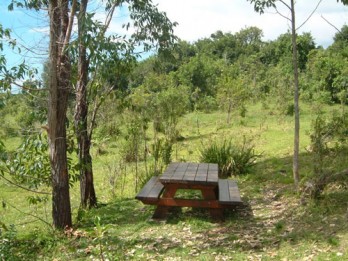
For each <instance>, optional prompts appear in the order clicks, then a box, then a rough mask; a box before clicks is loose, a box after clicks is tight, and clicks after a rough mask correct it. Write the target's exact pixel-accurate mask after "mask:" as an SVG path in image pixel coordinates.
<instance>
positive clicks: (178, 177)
mask: <svg viewBox="0 0 348 261" xmlns="http://www.w3.org/2000/svg"><path fill="white" fill-rule="evenodd" d="M218 180H219V178H218V165H217V164H213V163H191V162H190V163H189V162H172V163H170V164H169V165H168V167H167V169H166V170H165V171H164V173H163V175H162V176H160V181H161V183H163V184H166V183H179V184H199V185H217V184H218Z"/></svg>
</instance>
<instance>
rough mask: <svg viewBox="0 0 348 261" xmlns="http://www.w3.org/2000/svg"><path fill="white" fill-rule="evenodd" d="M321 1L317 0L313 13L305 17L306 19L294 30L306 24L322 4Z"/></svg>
mask: <svg viewBox="0 0 348 261" xmlns="http://www.w3.org/2000/svg"><path fill="white" fill-rule="evenodd" d="M322 1H323V0H319V2H318V4H317V6H316V7H315V8H314V10H313V12H312V13H311V14H310V15H309V16H308V17H307V19H306V20H305V21H304V22H303V23H302V24H301V25H300V26H299V27H297V28H296V30H298V29H300V28H301V27H302V26H303V25H304V24H305V23H307V21H308V20H309V19H310V18H311V17H312V16H313V14H314V13H315V11H317V9H318V7H319V5H320V3H321V2H322Z"/></svg>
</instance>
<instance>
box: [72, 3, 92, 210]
mask: <svg viewBox="0 0 348 261" xmlns="http://www.w3.org/2000/svg"><path fill="white" fill-rule="evenodd" d="M87 3H88V0H82V1H81V3H80V12H79V17H78V39H79V59H78V81H77V87H76V105H75V130H76V138H77V142H78V158H79V163H80V197H81V207H82V208H90V207H95V206H96V205H97V198H96V194H95V190H94V182H93V168H92V156H91V153H90V148H91V138H90V135H89V133H88V127H87V126H88V125H87V116H88V101H87V85H88V67H89V64H88V58H87V51H86V46H85V43H84V41H83V36H84V33H85V15H86V9H87Z"/></svg>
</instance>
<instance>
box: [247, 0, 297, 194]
mask: <svg viewBox="0 0 348 261" xmlns="http://www.w3.org/2000/svg"><path fill="white" fill-rule="evenodd" d="M247 1H249V2H251V3H253V4H254V9H255V11H256V12H259V13H261V14H262V13H263V12H264V10H265V9H266V8H269V7H272V8H276V4H277V3H280V4H282V5H284V6H285V7H286V8H287V9H288V10H289V11H290V13H291V15H290V18H288V17H285V16H284V17H285V18H286V19H288V20H289V21H290V23H291V43H292V66H293V76H294V115H295V127H294V132H295V133H294V155H293V178H294V183H295V187H296V189H298V185H299V181H300V174H299V147H300V113H299V64H298V51H297V33H296V30H297V28H296V20H295V19H296V15H295V0H290V3H288V2H287V1H285V0H247Z"/></svg>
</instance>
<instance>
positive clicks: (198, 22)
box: [154, 0, 348, 47]
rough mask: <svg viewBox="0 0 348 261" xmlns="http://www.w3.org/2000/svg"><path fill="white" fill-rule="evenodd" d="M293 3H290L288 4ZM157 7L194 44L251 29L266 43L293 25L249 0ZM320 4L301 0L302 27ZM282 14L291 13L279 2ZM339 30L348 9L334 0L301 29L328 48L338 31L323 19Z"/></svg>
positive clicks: (161, 0) (169, 0) (164, 1)
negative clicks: (257, 9)
mask: <svg viewBox="0 0 348 261" xmlns="http://www.w3.org/2000/svg"><path fill="white" fill-rule="evenodd" d="M286 2H290V1H286ZM154 3H158V8H159V10H161V11H164V12H166V13H167V15H168V17H169V18H170V19H171V20H172V21H176V22H178V23H179V25H178V26H177V28H176V29H175V33H176V34H177V35H178V36H179V37H180V38H181V39H183V40H186V41H189V42H192V41H196V40H198V39H200V38H204V37H209V36H210V35H211V34H212V33H214V32H216V31H217V30H221V31H223V32H231V33H236V32H238V31H240V30H241V29H243V28H245V27H249V26H256V27H258V28H260V29H262V31H263V33H264V40H266V41H267V40H274V39H276V38H277V37H278V36H279V35H281V34H283V33H286V32H287V31H288V30H289V29H290V22H289V21H287V20H286V19H285V18H283V17H281V16H280V15H278V14H275V10H274V9H272V8H270V9H267V10H266V12H265V13H264V14H262V15H260V14H258V13H256V12H255V11H254V7H253V5H252V4H250V2H247V1H246V0H214V1H212V0H154ZM317 4H318V0H317V1H313V0H312V1H309V0H299V1H297V5H296V7H295V10H296V20H297V21H296V24H297V26H299V25H300V24H302V23H303V22H304V21H305V20H306V19H307V17H308V16H309V15H310V14H311V13H312V11H313V10H314V9H315V7H316V5H317ZM278 8H279V11H281V12H282V14H283V15H285V16H289V15H290V12H289V11H288V10H286V9H284V8H283V7H282V4H281V3H278ZM321 15H323V16H324V17H325V18H326V19H327V20H329V21H330V23H332V24H334V25H335V26H336V27H337V28H339V29H340V28H341V27H342V26H343V25H344V24H346V23H347V21H348V7H347V6H344V5H343V4H341V3H337V2H336V1H334V0H323V1H322V2H321V4H320V5H319V8H318V9H317V11H316V12H315V14H314V15H313V16H312V17H311V19H310V20H309V21H308V22H307V23H306V25H305V26H303V27H302V28H301V29H300V31H299V32H300V33H302V32H311V33H312V36H313V37H314V39H315V40H316V44H318V45H323V46H324V47H327V46H328V45H329V44H331V43H332V38H333V36H334V35H335V33H336V32H337V31H336V29H335V28H333V27H332V26H330V25H329V24H328V23H327V22H325V20H324V19H322V18H321Z"/></svg>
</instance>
